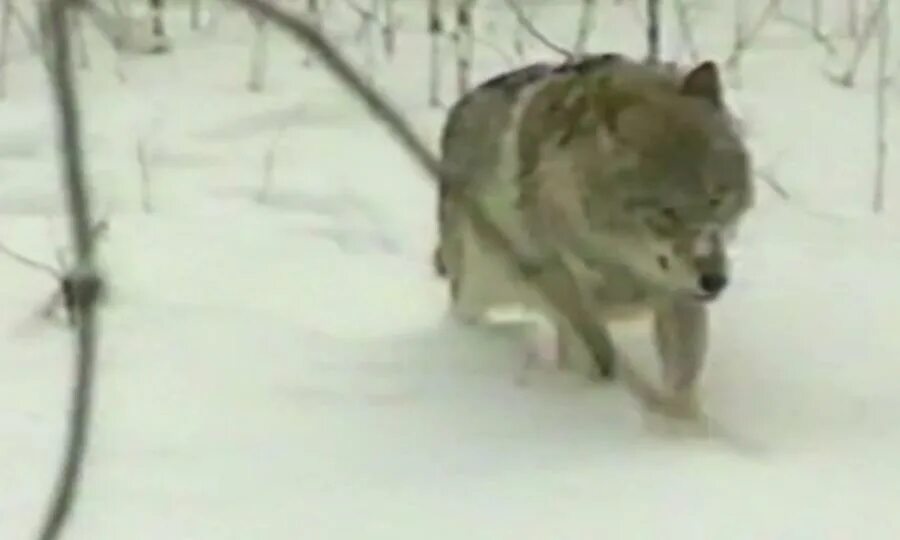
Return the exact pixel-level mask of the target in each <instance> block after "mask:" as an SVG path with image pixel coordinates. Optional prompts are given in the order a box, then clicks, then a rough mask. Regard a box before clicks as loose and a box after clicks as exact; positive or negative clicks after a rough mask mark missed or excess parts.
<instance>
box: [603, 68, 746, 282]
mask: <svg viewBox="0 0 900 540" xmlns="http://www.w3.org/2000/svg"><path fill="white" fill-rule="evenodd" d="M644 69H645V70H646V69H649V68H644ZM606 84H607V87H606V88H605V90H604V92H603V93H602V98H603V102H602V103H600V104H599V105H600V106H601V107H605V108H601V110H603V111H604V116H605V119H604V124H605V126H604V134H603V136H602V137H601V138H600V139H601V140H600V147H601V148H600V154H601V156H600V158H601V159H597V160H592V162H593V163H595V164H596V170H594V171H592V172H591V173H590V174H589V175H588V180H587V185H586V188H587V189H586V199H585V202H586V207H585V210H586V217H587V218H588V219H587V221H588V223H589V225H590V232H588V233H587V235H586V237H585V240H586V241H587V244H593V245H594V246H596V249H598V250H600V249H612V250H613V251H614V253H615V256H616V259H617V260H618V262H619V263H620V264H621V265H623V266H625V267H627V269H628V270H629V271H630V272H632V273H633V274H634V275H636V276H638V277H640V278H641V279H642V280H644V281H646V282H647V284H648V285H650V286H652V287H655V288H658V289H662V290H666V291H669V292H675V293H679V294H688V295H692V296H695V297H697V298H700V299H705V300H709V299H713V298H715V297H717V296H718V295H719V293H720V292H722V290H723V289H724V288H725V286H726V285H727V283H728V278H729V268H728V257H727V255H726V251H725V245H726V242H727V240H729V239H730V237H731V234H732V233H733V232H734V230H735V228H736V226H737V224H738V222H739V220H740V219H741V217H742V216H743V215H744V213H745V212H746V211H747V209H748V208H749V207H750V206H751V205H752V202H753V186H752V180H751V172H750V169H751V164H750V157H749V155H748V152H747V150H746V149H745V147H744V145H743V143H742V141H741V138H740V136H739V135H738V133H737V131H736V129H735V127H734V125H733V122H732V119H731V117H730V115H729V114H728V111H727V110H726V108H725V105H724V104H723V100H722V90H721V83H720V78H719V73H718V70H717V68H716V66H715V65H714V64H713V63H711V62H706V63H702V64H700V65H699V66H697V67H695V68H694V69H693V70H691V71H689V72H688V73H687V74H685V75H658V76H656V77H655V78H654V77H650V76H647V75H646V72H644V71H635V73H628V72H627V70H626V71H625V73H624V74H623V75H622V76H621V78H620V79H619V80H617V79H615V78H612V79H611V80H610V81H608V82H607V83H606ZM591 237H593V240H592V239H591Z"/></svg>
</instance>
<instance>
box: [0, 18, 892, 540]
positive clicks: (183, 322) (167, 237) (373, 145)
mask: <svg viewBox="0 0 900 540" xmlns="http://www.w3.org/2000/svg"><path fill="white" fill-rule="evenodd" d="M764 3H768V1H765V2H763V1H762V0H755V1H752V2H751V1H747V2H746V3H745V4H744V5H745V7H746V8H747V9H748V10H749V11H750V12H751V13H754V12H755V11H758V8H761V7H762V5H763V4H764ZM396 4H397V6H398V12H399V14H400V16H401V17H402V20H401V25H402V27H401V31H400V37H399V49H398V55H397V57H396V58H395V59H393V60H392V61H387V60H385V59H384V58H383V57H382V55H380V54H377V55H376V57H375V61H374V64H373V62H372V60H371V59H369V58H368V56H367V54H366V53H365V52H364V51H363V50H362V49H361V47H360V45H358V44H355V43H354V42H353V32H354V31H355V29H356V26H357V24H358V23H357V20H356V19H355V18H354V17H355V15H353V14H352V12H350V11H349V10H347V9H346V6H345V4H343V3H342V2H339V1H337V0H335V1H333V2H331V3H330V5H331V6H332V7H331V8H330V10H329V13H328V15H327V16H326V21H327V22H326V24H327V27H328V30H329V32H330V33H331V34H332V35H335V36H339V38H340V40H341V43H342V46H343V48H344V50H345V51H346V52H347V53H348V54H350V55H351V56H352V57H353V58H354V59H356V60H357V61H358V62H359V63H360V64H361V65H362V64H365V65H368V66H369V67H372V70H371V72H372V73H373V75H374V77H375V81H376V83H377V84H378V85H379V87H380V88H382V89H384V90H385V91H387V92H388V93H389V95H390V96H391V98H392V99H393V100H394V102H396V103H398V104H399V105H400V106H401V108H402V110H403V111H404V112H405V113H406V114H407V115H409V117H410V118H411V119H412V120H413V122H414V124H415V126H416V127H417V129H418V130H419V131H420V133H421V134H422V136H423V137H426V138H427V140H429V141H431V142H432V143H433V142H434V140H435V138H436V135H437V132H438V129H439V127H440V123H441V121H442V117H443V114H444V113H443V111H441V110H435V109H431V108H429V107H428V106H427V74H428V69H427V51H428V41H427V35H426V34H425V33H424V20H425V16H424V2H418V1H411V0H410V1H398V2H396ZM485 4H486V5H484V6H481V7H480V8H479V9H478V11H477V12H476V16H477V17H476V18H477V21H478V23H479V25H478V35H479V45H478V47H477V62H476V78H477V79H482V78H485V77H487V76H489V75H492V74H494V73H496V72H497V71H499V70H501V69H505V68H507V67H510V66H511V64H509V63H508V62H507V60H505V59H504V57H505V56H506V57H510V59H511V60H512V61H513V62H514V63H518V62H524V60H521V61H520V60H517V59H516V58H515V54H514V52H513V49H512V37H511V28H512V27H513V25H514V18H513V17H512V15H510V14H509V12H508V10H506V9H505V8H503V6H502V2H485ZM600 4H602V5H601V7H600V10H599V15H598V28H597V30H596V31H595V32H594V34H593V40H592V47H591V48H592V50H596V51H606V50H615V51H621V52H630V53H635V54H640V53H642V52H643V31H642V29H641V24H640V20H639V18H637V17H638V15H636V12H635V11H634V10H633V9H632V8H631V7H629V6H631V5H632V4H634V2H624V3H622V5H621V6H617V5H615V3H612V2H600ZM693 4H698V5H700V7H701V9H700V10H699V11H698V12H697V15H698V18H697V20H696V32H697V37H698V41H699V42H700V48H701V51H702V52H703V53H704V56H709V57H711V58H713V59H717V60H721V59H723V58H724V57H725V56H726V55H727V52H728V50H729V47H730V39H731V37H730V33H731V28H732V23H731V20H730V17H731V15H730V8H728V7H727V6H726V5H730V4H731V3H730V2H725V3H722V4H723V5H721V6H720V5H719V2H712V1H706V2H695V3H693ZM786 4H787V5H791V4H797V5H798V7H797V9H796V13H797V14H798V15H801V16H805V13H804V11H803V9H805V8H806V6H807V5H808V3H805V2H796V3H791V2H788V3H786ZM825 4H826V5H827V6H828V7H830V8H833V11H834V13H830V12H829V13H827V14H826V15H827V19H828V21H833V22H834V24H835V25H837V24H839V23H840V22H841V21H842V20H843V18H844V13H843V12H842V11H841V10H842V9H843V6H844V2H839V1H837V0H833V1H831V2H825ZM176 7H177V9H173V11H172V12H171V13H170V14H169V16H168V22H169V28H170V30H171V32H172V33H173V35H174V37H173V43H174V49H173V51H172V53H171V54H168V55H158V56H129V57H124V58H122V59H121V62H120V63H119V64H118V65H119V67H120V73H121V75H122V76H123V78H124V81H123V80H120V78H119V76H118V75H117V71H116V66H117V62H116V58H115V56H114V55H113V53H112V52H111V50H110V49H109V47H108V46H107V45H105V44H104V42H103V41H102V40H101V39H100V37H99V35H98V34H97V33H96V32H95V31H94V30H93V29H92V28H90V27H88V29H87V42H88V50H89V52H90V67H89V69H85V70H82V71H80V72H79V73H80V91H81V96H82V98H83V113H84V128H85V132H86V139H87V162H88V167H89V172H90V181H91V183H92V186H93V188H94V194H95V200H94V203H95V204H94V208H95V210H96V212H97V213H98V214H99V215H100V216H102V217H106V218H107V219H108V220H109V222H110V229H109V232H108V235H107V236H106V237H105V239H104V241H103V243H102V248H101V249H102V252H101V255H102V258H103V264H104V269H105V270H106V272H107V274H106V275H107V277H108V279H109V280H110V284H111V286H112V294H111V297H110V299H109V302H108V303H107V304H106V305H105V306H104V309H103V312H102V336H101V337H102V342H101V357H100V363H99V371H98V380H97V400H96V414H95V416H94V423H93V429H92V432H91V442H90V450H89V455H88V458H87V463H86V469H85V475H84V477H83V484H82V489H81V492H80V498H79V501H78V504H77V506H76V511H75V514H74V516H73V520H72V523H71V528H70V530H69V531H68V533H67V535H66V538H67V539H70V540H76V539H83V540H88V539H89V540H125V539H127V540H142V539H154V540H158V539H161V538H166V539H173V540H224V539H241V540H246V539H251V538H252V539H256V538H259V539H266V540H278V539H298V538H302V539H317V540H318V539H323V540H330V539H362V538H373V539H374V538H378V539H382V538H384V539H388V538H390V539H406V538H416V539H422V538H447V539H457V538H465V539H476V538H477V539H490V540H498V539H505V538H517V539H525V538H533V539H542V540H543V539H578V540H580V539H593V538H614V539H626V538H640V539H655V538H679V539H688V538H696V539H699V538H704V539H707V538H715V539H729V540H730V539H760V538H779V539H781V538H785V539H786V538H790V539H800V538H809V539H823V538H835V539H838V538H866V539H895V538H898V537H900V518H898V517H897V516H898V514H897V508H898V505H900V465H898V461H897V456H898V455H900V331H898V328H900V293H898V286H897V282H898V280H900V231H898V227H897V225H898V224H900V218H898V216H900V212H898V209H900V183H898V182H897V181H896V180H897V173H898V171H900V163H898V161H897V158H896V157H893V158H892V161H891V163H890V168H889V172H890V175H889V177H888V201H887V207H888V210H887V212H886V213H884V214H883V215H881V216H880V217H877V218H875V217H872V215H871V214H870V212H869V210H868V208H869V205H870V199H871V195H870V193H871V183H872V182H871V178H872V171H873V168H874V161H873V159H874V151H873V132H872V124H873V114H874V100H873V97H872V82H871V81H872V78H871V77H870V76H868V75H866V73H871V71H872V65H873V63H872V60H871V58H868V59H867V60H866V62H865V63H864V65H863V70H864V76H863V77H861V79H860V87H859V88H858V89H855V90H846V89H840V88H837V87H835V86H833V85H831V84H829V83H827V82H825V79H824V77H823V75H822V71H823V69H830V70H832V71H835V72H837V71H839V70H840V69H841V66H842V65H843V63H844V62H845V61H846V58H847V57H848V55H849V50H850V46H849V43H848V42H846V41H842V42H839V43H838V45H839V48H840V53H841V54H840V56H839V57H838V58H836V59H831V60H829V59H828V58H827V57H826V56H825V54H824V52H823V49H822V48H821V47H819V46H817V45H816V44H814V43H813V42H812V40H811V39H810V38H809V37H807V35H806V34H804V33H803V32H801V31H800V30H798V29H797V28H795V27H793V26H790V25H787V24H783V23H778V22H773V23H772V24H770V25H768V26H767V27H766V30H765V31H764V32H763V33H762V34H761V36H760V37H759V39H758V40H757V42H756V43H755V45H754V47H753V49H752V50H751V51H750V52H748V53H747V56H746V58H745V60H744V65H743V76H742V78H741V81H740V85H739V88H732V89H731V90H730V93H729V99H730V101H731V102H732V103H733V104H734V107H735V108H736V109H737V110H738V111H740V113H741V115H742V117H743V120H744V122H745V125H746V128H747V136H748V140H749V141H750V143H751V144H752V147H753V149H754V151H755V152H756V156H757V162H758V164H759V165H760V168H761V169H763V170H765V171H766V172H767V173H768V174H770V175H771V176H773V177H775V178H777V180H778V182H780V183H781V184H782V185H783V186H784V187H785V188H786V189H787V191H788V192H789V193H790V197H791V198H790V200H788V201H784V200H782V199H780V198H779V197H778V196H776V195H775V194H774V192H773V191H771V190H770V189H769V188H768V187H767V186H766V185H765V184H762V183H761V184H760V187H759V204H758V207H757V208H756V209H755V210H754V212H753V213H752V215H751V216H750V217H749V219H748V221H747V223H746V227H745V228H744V230H743V232H742V235H741V237H740V240H739V248H740V253H739V259H738V262H737V274H736V277H735V283H734V285H733V287H732V288H731V289H730V290H729V291H728V293H727V294H726V295H725V297H724V298H723V299H722V300H721V301H720V302H718V303H717V304H716V305H715V308H714V319H713V343H712V349H711V355H710V365H709V368H708V371H707V372H706V376H705V380H704V385H705V386H704V388H705V390H704V391H705V395H704V396H705V400H706V403H707V405H708V409H709V412H710V414H711V415H712V416H713V417H715V419H716V420H717V421H718V422H719V423H720V424H722V425H724V426H726V427H727V429H728V430H729V432H730V433H731V435H732V436H730V437H727V438H719V437H714V438H710V439H702V438H687V439H685V438H675V437H668V436H663V435H661V434H659V433H658V432H656V431H654V430H651V429H648V426H647V425H646V424H645V422H644V419H643V418H642V415H641V414H640V412H639V410H638V408H637V406H636V403H635V401H634V400H633V399H632V398H631V397H630V396H629V395H628V393H627V392H626V391H625V390H624V389H623V388H622V387H621V386H619V385H612V386H610V385H602V384H597V383H594V382H591V381H588V380H585V379H582V378H580V377H578V376H575V375H573V374H569V373H560V372H558V371H555V370H553V369H551V368H549V367H546V366H544V367H541V366H526V365H525V357H526V353H525V351H526V347H527V346H528V344H527V340H526V339H525V336H523V335H522V331H521V329H520V328H519V327H516V326H513V325H508V326H503V327H498V328H491V329H472V328H464V327H460V326H458V325H456V324H454V323H453V322H452V321H450V320H449V319H448V318H447V317H446V315H445V305H446V296H445V294H446V293H445V290H444V284H443V283H442V282H441V281H439V280H438V279H437V278H436V277H435V276H434V275H433V274H432V271H431V266H430V254H431V246H432V243H433V241H434V232H435V229H434V192H433V190H432V188H431V186H430V184H429V183H428V181H427V179H426V178H425V177H424V176H423V174H422V173H421V172H420V171H419V170H418V169H417V168H416V167H415V165H414V164H413V163H412V162H411V161H410V160H409V158H408V157H407V156H406V155H405V154H404V153H403V152H402V151H401V150H400V149H399V148H398V147H397V146H396V145H395V143H394V142H393V141H392V140H391V139H390V138H388V137H386V136H385V131H384V129H383V128H382V127H381V126H379V125H377V124H375V123H373V122H372V121H371V120H370V119H369V118H368V117H367V116H366V115H365V113H364V112H363V110H362V108H361V107H360V106H359V105H357V104H356V103H355V102H354V100H353V98H352V97H350V96H349V95H348V94H347V93H346V92H345V91H344V90H343V89H341V88H340V87H339V86H338V85H336V84H335V83H334V82H333V81H332V79H331V78H330V77H329V76H328V75H327V74H326V73H324V71H323V70H322V68H321V67H319V66H317V65H313V66H312V67H305V66H304V60H305V58H306V54H305V53H304V52H302V51H301V50H300V49H298V48H297V47H296V46H295V45H294V44H292V43H291V42H290V41H289V40H287V39H285V38H282V37H281V36H277V35H275V34H272V35H271V36H270V41H269V50H270V53H271V58H270V69H269V72H268V77H267V83H266V89H265V91H264V92H262V93H251V92H248V90H247V89H246V82H247V78H248V72H249V69H248V68H249V64H248V62H249V57H250V43H251V42H252V37H253V27H252V26H251V25H250V24H249V22H248V19H247V17H246V15H244V14H242V13H241V12H240V11H237V10H233V9H230V10H227V11H224V12H220V16H219V17H218V25H217V26H216V27H215V29H207V30H206V31H203V32H200V33H193V32H191V31H190V30H189V29H188V25H187V20H188V19H187V12H186V11H185V10H184V9H182V8H181V7H180V6H176ZM533 14H534V15H533V16H534V20H535V23H536V24H537V25H538V26H539V27H541V28H542V29H544V30H545V32H546V33H547V34H548V35H549V36H550V37H551V38H553V39H555V40H557V41H559V42H561V43H563V44H570V43H571V42H572V39H573V36H574V33H575V27H576V22H575V19H576V14H577V4H576V3H575V2H573V1H568V0H567V1H566V2H562V1H560V2H546V3H544V4H543V5H542V6H541V7H538V8H535V9H534V10H533ZM448 19H449V16H448ZM668 20H669V21H672V18H671V17H668ZM676 28H677V27H676V26H675V25H674V24H669V25H668V26H667V29H666V33H665V36H666V39H667V41H666V44H665V49H666V50H675V48H676V47H677V45H678V43H677V30H676ZM376 43H378V40H377V39H376ZM527 43H528V58H529V59H540V58H550V59H552V58H554V57H553V53H551V52H549V51H547V50H546V49H543V48H542V47H541V46H540V45H539V44H537V43H536V42H534V41H533V40H529V41H528V42H527ZM898 43H900V40H898ZM12 47H13V50H12V53H11V56H10V58H11V64H10V66H9V69H8V74H7V81H6V83H7V87H8V93H7V97H6V98H5V99H4V100H2V101H0V241H2V242H3V244H4V245H6V246H7V247H9V248H11V249H15V250H16V251H18V252H20V253H22V254H25V255H27V256H29V257H32V258H35V259H39V260H42V261H46V262H48V263H51V264H52V263H53V261H54V260H55V257H56V255H55V253H56V251H57V250H58V249H59V248H60V247H61V246H63V245H65V244H66V241H67V238H68V237H67V232H66V220H65V215H64V214H63V213H62V196H61V192H60V186H59V184H60V181H59V175H58V172H57V162H56V146H55V140H56V139H55V124H54V117H53V109H52V108H51V107H50V105H49V104H50V96H49V92H48V88H47V84H46V76H45V74H44V73H43V72H42V67H41V65H40V63H39V62H38V60H37V59H36V58H35V57H34V56H33V55H32V54H30V53H29V52H28V50H27V49H26V45H25V43H24V42H23V41H22V40H21V39H19V37H18V35H16V36H14V39H13V41H12ZM498 49H499V50H502V51H504V53H503V54H500V53H499V52H498ZM870 56H872V55H871V53H870ZM446 65H447V69H446V70H445V73H444V74H445V80H444V82H445V83H446V84H445V87H446V88H445V92H444V94H445V97H446V100H447V101H449V100H451V99H452V96H453V85H454V76H453V72H452V69H451V67H452V62H451V61H450V59H449V57H448V58H447V62H446ZM891 65H892V66H895V65H896V62H893V63H892V64H891ZM729 80H730V81H731V82H732V83H734V82H735V81H734V80H733V79H731V78H730V79H729ZM889 99H890V103H891V105H892V107H894V108H896V105H897V104H898V103H900V99H898V95H897V89H896V87H895V88H894V89H892V90H891V93H890V95H889ZM891 135H892V137H891V139H892V140H893V141H897V140H900V137H898V136H900V129H897V128H896V127H892V131H891ZM140 154H143V155H144V156H145V157H146V159H145V161H146V163H147V173H148V176H149V178H150V182H149V190H150V202H151V209H150V210H151V211H149V212H145V211H144V210H143V209H142V202H141V201H142V199H141V190H142V181H141V178H142V174H141V167H140V165H139V159H138V156H139V155H140ZM898 154H900V149H895V151H894V156H896V155H898ZM267 163H270V165H271V175H270V177H271V184H270V189H269V191H268V192H267V195H266V196H264V197H262V200H260V190H261V189H262V186H263V185H264V183H265V180H264V179H265V177H266V172H265V171H266V169H267ZM53 285H54V283H53V281H52V280H51V279H49V278H48V276H46V275H43V274H41V273H40V272H36V271H34V270H32V269H30V268H28V267H25V266H21V265H19V264H18V263H17V262H15V261H14V260H12V259H9V258H6V257H0V303H2V306H3V309H2V310H0V332H3V337H2V339H0V539H2V540H18V539H25V538H30V537H31V536H32V534H33V533H34V532H35V530H36V527H37V523H38V521H39V519H40V517H41V516H42V515H43V508H44V505H45V503H46V501H47V498H48V493H49V490H50V488H51V486H52V481H53V478H54V476H55V474H56V471H57V466H58V462H59V459H60V451H61V446H62V444H61V443H62V439H63V433H64V419H65V411H66V410H67V406H68V396H69V390H70V385H71V379H72V361H71V353H70V345H71V342H70V335H69V331H68V330H67V329H66V328H65V327H63V326H62V325H60V324H51V323H48V322H47V321H45V320H43V319H40V318H39V317H37V316H36V315H35V312H36V311H37V310H38V309H39V306H40V304H41V303H42V302H43V301H45V300H46V298H47V297H48V295H49V294H50V292H51V291H52V288H53ZM618 330H619V332H618V336H619V337H620V338H621V339H620V341H621V344H622V346H623V348H624V350H625V351H626V352H627V353H628V354H629V356H630V357H631V358H633V359H634V360H635V361H637V362H639V363H640V364H641V365H643V366H646V367H647V368H648V369H649V368H652V367H654V359H653V357H652V354H651V349H650V346H649V343H648V340H647V339H646V338H647V333H646V329H645V328H643V327H630V326H629V327H622V328H619V329H618Z"/></svg>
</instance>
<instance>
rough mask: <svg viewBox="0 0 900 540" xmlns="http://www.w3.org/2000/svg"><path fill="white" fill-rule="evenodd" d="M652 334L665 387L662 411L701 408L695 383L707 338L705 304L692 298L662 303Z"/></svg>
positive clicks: (685, 411) (690, 411) (686, 412)
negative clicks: (660, 363)
mask: <svg viewBox="0 0 900 540" xmlns="http://www.w3.org/2000/svg"><path fill="white" fill-rule="evenodd" d="M654 335H655V338H656V339H655V341H656V349H657V351H658V353H659V356H660V360H661V362H662V374H663V384H664V385H665V391H666V402H665V403H663V404H662V405H663V407H664V409H665V410H664V411H663V412H665V413H669V414H671V415H673V416H694V415H696V414H697V413H699V412H700V411H699V410H698V407H699V404H698V403H697V396H696V386H697V380H698V378H699V376H700V372H701V370H702V369H703V363H704V359H705V357H706V349H707V342H708V317H707V308H706V305H704V304H702V303H700V302H698V301H696V300H693V299H691V298H677V299H674V300H671V301H669V302H667V303H665V304H664V305H662V306H660V307H659V308H657V310H656V313H655V321H654Z"/></svg>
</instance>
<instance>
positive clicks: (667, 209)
mask: <svg viewBox="0 0 900 540" xmlns="http://www.w3.org/2000/svg"><path fill="white" fill-rule="evenodd" d="M659 213H660V214H662V217H664V218H666V219H668V220H671V221H676V220H677V219H678V212H676V211H675V209H674V208H672V207H671V206H664V207H662V208H661V209H660V210H659Z"/></svg>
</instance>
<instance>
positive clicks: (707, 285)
mask: <svg viewBox="0 0 900 540" xmlns="http://www.w3.org/2000/svg"><path fill="white" fill-rule="evenodd" d="M726 285H728V278H727V277H726V276H725V275H724V274H702V275H701V276H700V289H701V290H702V291H703V292H704V293H706V294H708V295H710V296H713V295H716V294H719V293H720V292H722V289H724V288H725V286H726Z"/></svg>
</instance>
